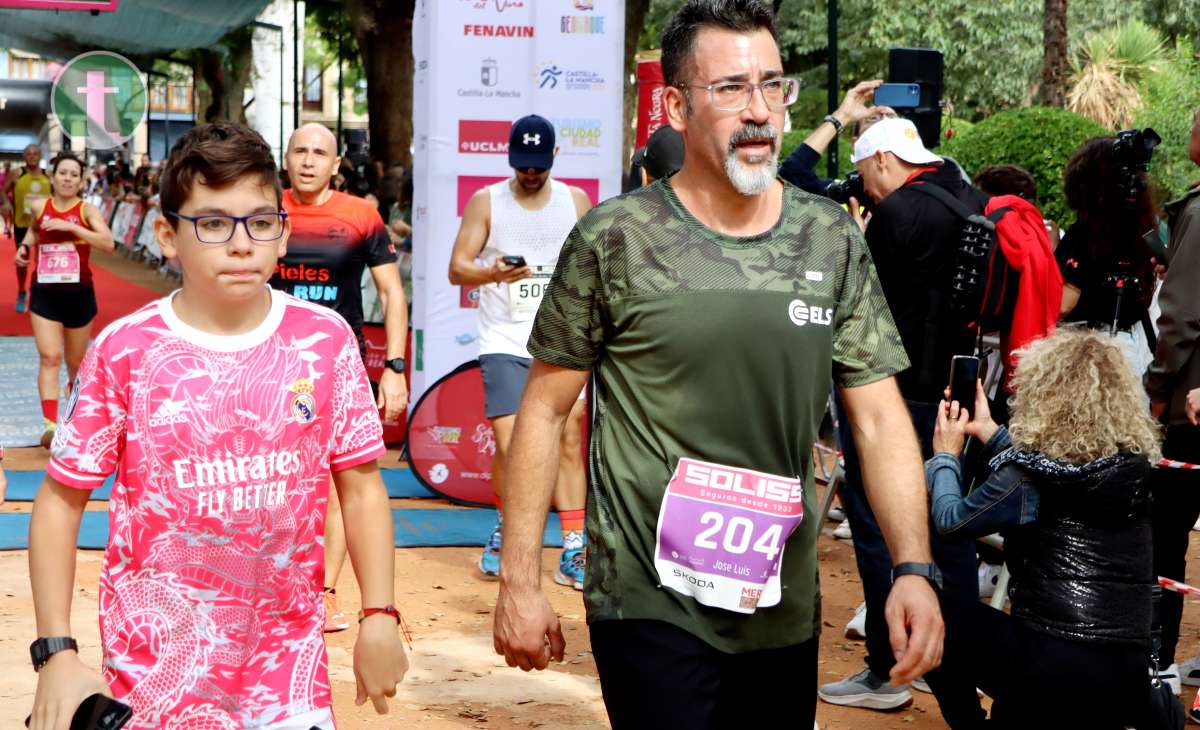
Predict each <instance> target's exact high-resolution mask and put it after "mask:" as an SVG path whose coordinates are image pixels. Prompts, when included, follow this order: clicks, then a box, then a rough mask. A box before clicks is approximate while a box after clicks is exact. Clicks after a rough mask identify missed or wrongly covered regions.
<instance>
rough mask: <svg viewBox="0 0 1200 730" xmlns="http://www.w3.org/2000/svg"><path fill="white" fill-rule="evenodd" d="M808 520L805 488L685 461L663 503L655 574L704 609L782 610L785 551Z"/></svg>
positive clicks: (757, 474) (775, 478) (758, 474)
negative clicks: (759, 608)
mask: <svg viewBox="0 0 1200 730" xmlns="http://www.w3.org/2000/svg"><path fill="white" fill-rule="evenodd" d="M803 519H804V482H803V481H802V480H800V479H795V478H791V477H781V476H775V475H773V474H764V473H762V472H757V471H751V470H749V469H740V468H736V467H729V466H721V465H720V464H711V463H708V462H704V461H698V460H695V459H688V458H683V459H680V460H679V464H678V465H677V466H676V467H675V473H674V474H672V476H671V481H670V483H668V485H667V491H666V494H664V495H663V501H662V507H661V508H660V510H659V514H658V538H657V545H656V546H655V553H654V567H655V569H656V570H657V571H658V576H659V580H660V581H662V585H663V586H665V587H667V588H671V589H673V590H675V591H678V592H679V593H682V594H684V595H687V596H691V597H693V598H695V599H696V600H697V601H699V602H700V603H702V604H704V605H705V606H713V607H715V608H723V609H726V610H728V611H736V612H738V613H754V611H755V610H756V609H757V608H758V607H759V606H774V605H776V604H777V603H779V600H780V596H781V590H780V584H779V568H780V566H781V565H782V564H783V548H784V543H786V542H787V539H788V537H789V536H791V534H792V532H793V531H794V530H795V529H796V528H797V527H799V525H800V522H801V520H803Z"/></svg>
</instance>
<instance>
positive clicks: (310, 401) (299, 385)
mask: <svg viewBox="0 0 1200 730" xmlns="http://www.w3.org/2000/svg"><path fill="white" fill-rule="evenodd" d="M288 390H290V391H292V393H293V396H292V420H294V421H295V422H296V423H299V424H305V423H312V422H313V421H315V420H316V418H317V400H316V398H313V382H312V381H311V380H309V379H308V378H300V379H299V380H297V381H296V382H294V383H292V384H291V385H290V386H288Z"/></svg>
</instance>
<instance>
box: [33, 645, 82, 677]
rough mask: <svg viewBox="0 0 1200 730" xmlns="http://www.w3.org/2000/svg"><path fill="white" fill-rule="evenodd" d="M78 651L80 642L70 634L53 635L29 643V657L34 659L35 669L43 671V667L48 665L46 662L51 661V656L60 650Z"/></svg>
mask: <svg viewBox="0 0 1200 730" xmlns="http://www.w3.org/2000/svg"><path fill="white" fill-rule="evenodd" d="M67 649H70V650H71V651H74V652H78V651H79V644H76V643H75V640H74V639H72V638H71V637H70V636H51V637H49V638H45V639H38V640H37V641H35V642H33V643H32V644H30V645H29V658H30V659H32V660H33V671H35V672H37V671H41V669H42V667H44V666H46V662H48V661H50V657H52V656H54V655H55V654H57V653H59V652H60V651H66V650H67Z"/></svg>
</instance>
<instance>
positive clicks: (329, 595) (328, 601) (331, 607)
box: [325, 588, 350, 634]
mask: <svg viewBox="0 0 1200 730" xmlns="http://www.w3.org/2000/svg"><path fill="white" fill-rule="evenodd" d="M348 628H350V619H348V618H346V614H344V613H342V611H341V610H340V609H339V608H338V603H337V593H335V592H334V591H331V590H329V589H328V588H326V589H325V633H327V634H332V633H334V632H337V631H345V630H346V629H348Z"/></svg>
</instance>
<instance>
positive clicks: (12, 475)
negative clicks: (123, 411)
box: [5, 469, 437, 502]
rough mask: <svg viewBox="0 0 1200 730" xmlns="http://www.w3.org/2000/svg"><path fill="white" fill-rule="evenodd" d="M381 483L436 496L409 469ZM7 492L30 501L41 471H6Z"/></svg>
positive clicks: (102, 494) (387, 474)
mask: <svg viewBox="0 0 1200 730" xmlns="http://www.w3.org/2000/svg"><path fill="white" fill-rule="evenodd" d="M380 472H381V473H382V474H383V483H384V485H385V486H386V487H387V490H388V496H389V497H391V498H392V499H425V498H430V497H436V496H437V495H435V494H434V493H433V492H431V491H429V490H428V489H426V488H425V487H423V486H421V483H420V482H418V481H417V478H416V477H415V476H413V473H412V470H411V469H380ZM6 474H7V476H8V494H7V495H6V497H5V499H6V500H7V501H9V502H32V501H33V498H34V497H35V496H36V495H37V490H38V487H39V486H41V484H42V477H44V476H45V474H46V473H45V472H42V471H8V472H6ZM113 479H114V477H111V476H110V477H109V478H108V481H106V482H105V483H104V486H103V487H101V488H99V489H97V490H95V491H93V492H92V497H91V498H92V499H96V500H107V499H108V498H109V496H110V495H111V494H112V485H113Z"/></svg>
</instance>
